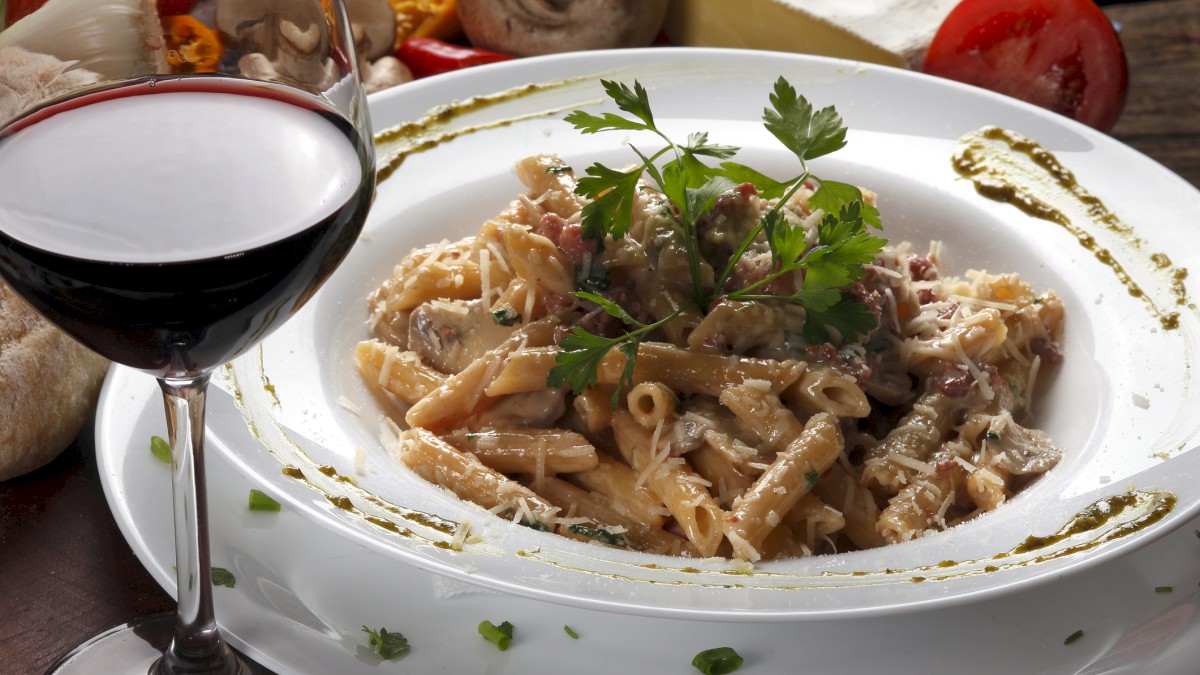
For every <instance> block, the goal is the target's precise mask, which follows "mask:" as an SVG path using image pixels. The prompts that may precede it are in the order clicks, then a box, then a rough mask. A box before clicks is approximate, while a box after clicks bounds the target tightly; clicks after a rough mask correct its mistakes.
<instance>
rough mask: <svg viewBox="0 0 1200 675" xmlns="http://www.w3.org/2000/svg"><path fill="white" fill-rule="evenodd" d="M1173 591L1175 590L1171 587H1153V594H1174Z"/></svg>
mask: <svg viewBox="0 0 1200 675" xmlns="http://www.w3.org/2000/svg"><path fill="white" fill-rule="evenodd" d="M1174 590H1175V588H1174V587H1172V586H1155V587H1154V592H1155V593H1171V592H1174Z"/></svg>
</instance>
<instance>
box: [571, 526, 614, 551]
mask: <svg viewBox="0 0 1200 675" xmlns="http://www.w3.org/2000/svg"><path fill="white" fill-rule="evenodd" d="M567 530H568V531H569V532H572V533H574V534H578V535H580V536H583V537H587V538H589V539H595V540H596V541H601V542H604V543H605V544H611V545H613V546H619V545H620V544H621V539H622V538H621V535H619V534H613V533H612V532H609V531H608V530H606V529H604V528H601V527H588V526H587V525H570V526H568V527H567Z"/></svg>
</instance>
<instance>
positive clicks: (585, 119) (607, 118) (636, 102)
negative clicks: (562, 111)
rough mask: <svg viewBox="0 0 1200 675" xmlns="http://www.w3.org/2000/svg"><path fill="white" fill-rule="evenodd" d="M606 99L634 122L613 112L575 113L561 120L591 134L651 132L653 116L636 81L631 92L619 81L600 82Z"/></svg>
mask: <svg viewBox="0 0 1200 675" xmlns="http://www.w3.org/2000/svg"><path fill="white" fill-rule="evenodd" d="M600 84H601V85H602V86H603V87H604V91H605V92H606V93H607V94H608V97H609V98H611V99H612V100H613V102H614V103H616V104H617V107H618V108H620V109H621V110H623V111H625V112H627V113H630V114H632V115H633V116H635V117H637V118H638V119H639V120H641V121H640V122H638V121H634V120H631V119H628V118H625V117H621V116H620V115H615V114H613V113H604V114H603V115H592V114H590V113H586V112H584V111H582V110H576V111H574V112H572V113H570V114H569V115H567V116H566V117H565V118H564V119H566V121H567V122H569V123H570V124H571V125H573V126H574V127H575V128H576V129H578V130H579V131H581V132H583V133H585V134H595V133H599V132H601V131H614V130H624V131H648V130H654V128H655V127H654V115H653V114H652V113H651V112H650V97H649V96H647V94H646V89H645V87H643V86H642V84H641V83H640V82H637V81H634V83H633V89H630V88H629V87H628V86H627V85H625V84H622V83H620V82H613V81H612V80H600Z"/></svg>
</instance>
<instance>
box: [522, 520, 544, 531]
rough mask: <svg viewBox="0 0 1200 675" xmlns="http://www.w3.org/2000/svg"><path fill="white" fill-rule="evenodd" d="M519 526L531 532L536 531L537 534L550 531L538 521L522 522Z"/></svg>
mask: <svg viewBox="0 0 1200 675" xmlns="http://www.w3.org/2000/svg"><path fill="white" fill-rule="evenodd" d="M519 524H521V525H524V526H525V527H528V528H529V529H531V530H537V531H538V532H549V531H550V526H549V525H547V524H545V523H543V522H542V521H540V520H522V521H521V522H520V523H519Z"/></svg>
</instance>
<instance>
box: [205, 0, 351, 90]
mask: <svg viewBox="0 0 1200 675" xmlns="http://www.w3.org/2000/svg"><path fill="white" fill-rule="evenodd" d="M215 19H216V27H217V30H219V31H220V32H221V33H222V34H223V35H224V36H225V38H226V40H227V41H229V42H230V43H231V44H234V45H241V46H245V47H247V48H250V47H252V48H254V49H255V50H256V51H253V52H248V53H246V54H244V55H243V56H242V57H241V59H239V60H238V67H239V68H240V69H241V71H242V73H243V74H244V75H246V76H247V77H257V78H261V79H266V80H280V81H290V82H292V83H294V84H297V85H299V86H315V87H316V88H318V89H322V88H324V87H326V86H328V85H329V84H330V83H331V82H332V81H333V80H334V79H335V77H336V72H335V68H334V65H333V63H332V62H331V61H329V59H327V58H326V54H327V53H328V45H329V39H330V36H329V24H328V22H327V21H326V19H325V14H324V12H323V11H322V9H321V6H320V4H319V3H316V2H312V3H309V2H295V1H294V0H258V1H257V2H239V1H237V0H217V4H216V10H215Z"/></svg>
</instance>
